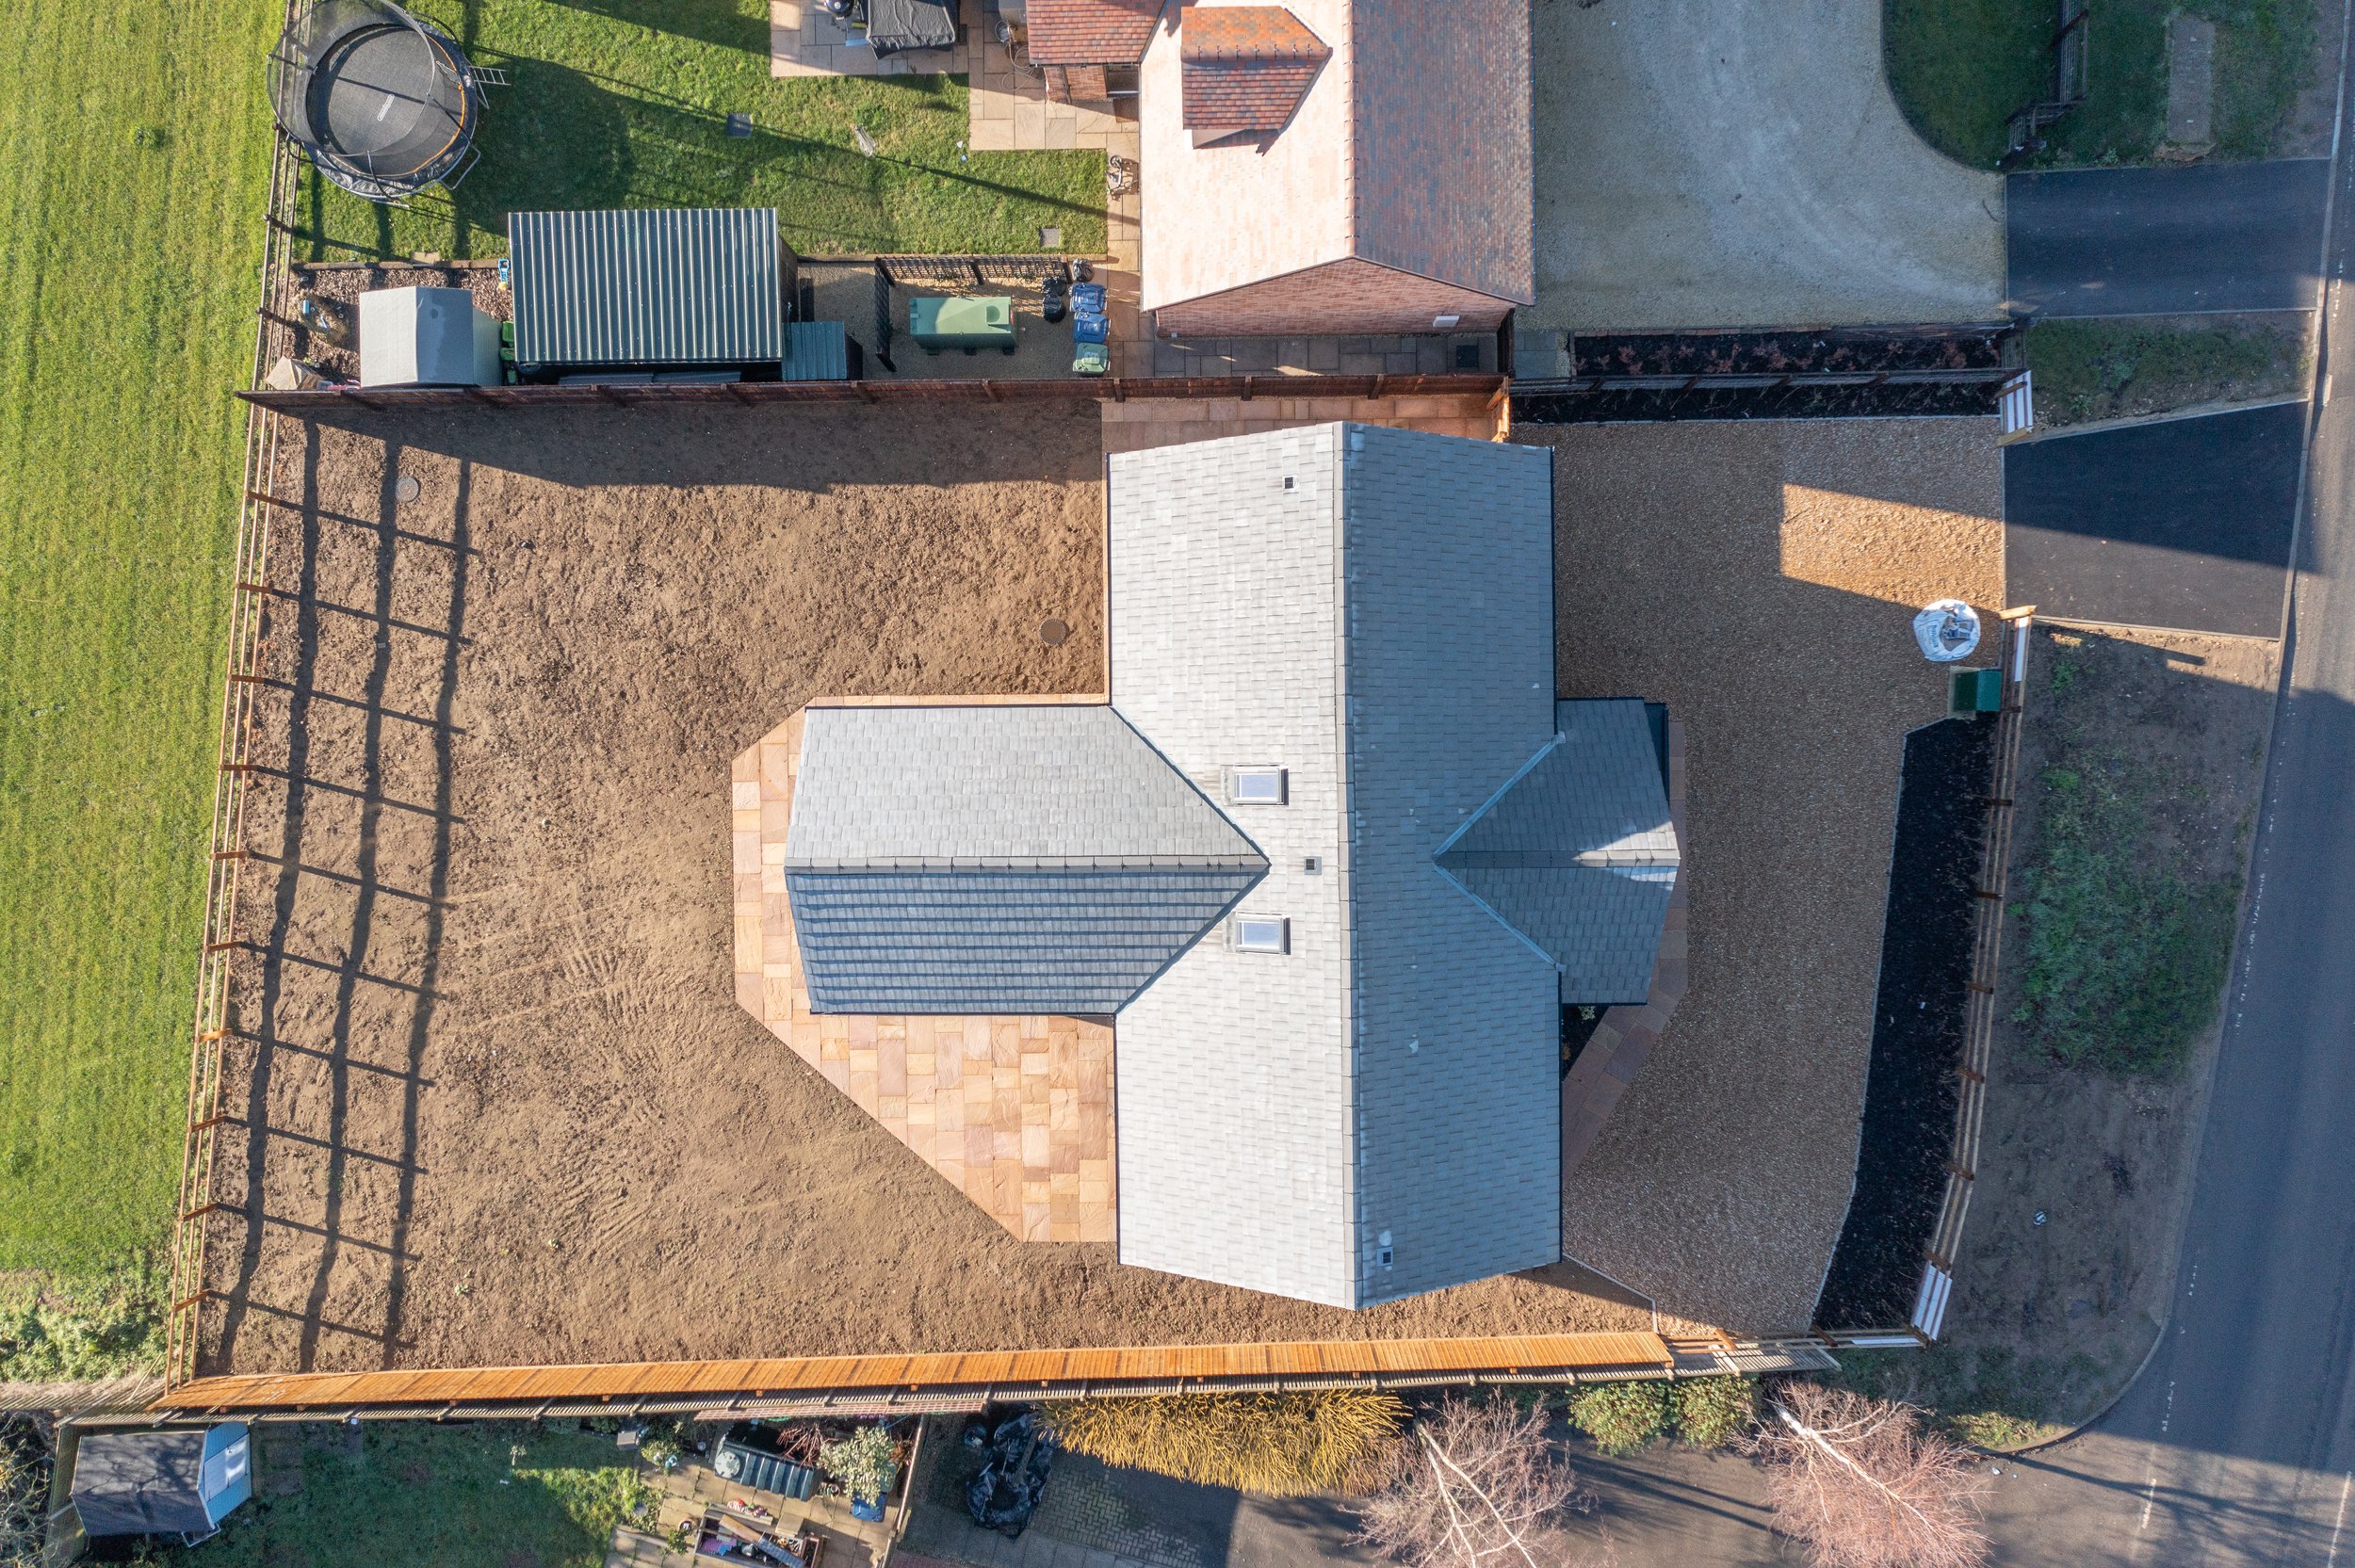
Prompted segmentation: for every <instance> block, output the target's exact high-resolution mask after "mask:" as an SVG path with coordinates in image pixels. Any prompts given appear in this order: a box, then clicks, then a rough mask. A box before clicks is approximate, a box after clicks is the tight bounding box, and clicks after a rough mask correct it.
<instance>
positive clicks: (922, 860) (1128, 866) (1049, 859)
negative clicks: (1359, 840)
mask: <svg viewBox="0 0 2355 1568" xmlns="http://www.w3.org/2000/svg"><path fill="white" fill-rule="evenodd" d="M782 864H783V868H784V869H785V870H786V871H788V872H791V873H794V874H797V875H804V876H819V877H822V876H828V875H833V874H851V873H864V872H873V871H1098V870H1101V871H1254V870H1259V871H1263V870H1265V869H1267V866H1268V858H1267V856H1265V855H1263V854H1259V853H1257V852H1254V853H1252V854H1247V855H862V856H856V857H853V858H850V859H825V858H820V857H816V856H802V857H798V858H788V859H787V860H786V861H784V862H783V863H782Z"/></svg>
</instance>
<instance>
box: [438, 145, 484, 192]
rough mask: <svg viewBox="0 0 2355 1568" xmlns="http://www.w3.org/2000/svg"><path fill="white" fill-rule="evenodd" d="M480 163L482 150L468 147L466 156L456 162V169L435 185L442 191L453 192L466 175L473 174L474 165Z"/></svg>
mask: <svg viewBox="0 0 2355 1568" xmlns="http://www.w3.org/2000/svg"><path fill="white" fill-rule="evenodd" d="M481 161H482V149H481V148H479V147H473V146H469V147H468V148H467V149H466V155H465V156H464V157H463V158H460V159H459V160H458V167H457V168H455V169H453V170H450V171H449V172H448V173H447V174H445V175H443V176H442V178H441V179H440V180H439V181H438V182H437V183H438V184H439V185H440V186H441V187H442V188H443V189H444V190H446V191H454V190H456V189H457V188H458V186H459V185H460V183H461V182H462V181H463V180H464V179H465V177H466V176H467V175H469V174H471V173H473V172H474V170H475V165H477V164H479V163H480V162H481Z"/></svg>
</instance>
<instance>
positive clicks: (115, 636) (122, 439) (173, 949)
mask: <svg viewBox="0 0 2355 1568" xmlns="http://www.w3.org/2000/svg"><path fill="white" fill-rule="evenodd" d="M0 16H5V18H6V21H7V23H8V32H9V36H10V38H11V41H12V45H13V46H12V47H11V48H10V49H9V50H8V55H7V57H6V59H5V60H0V128H4V133H5V134H4V136H0V146H5V148H6V152H5V154H0V202H5V204H6V208H7V210H8V213H9V215H10V221H9V223H8V225H7V227H6V229H5V231H0V384H4V385H6V387H7V388H8V402H7V413H6V418H5V419H0V516H5V517H7V518H8V520H9V527H8V532H7V536H6V542H5V543H4V544H0V605H5V612H0V1315H7V1314H9V1313H13V1312H15V1311H17V1309H18V1308H19V1306H21V1304H22V1302H23V1301H24V1299H25V1298H26V1297H27V1295H28V1294H40V1293H44V1292H45V1293H47V1294H48V1296H49V1298H50V1301H51V1306H52V1308H53V1309H55V1310H57V1311H68V1312H70V1311H71V1309H72V1304H73V1302H74V1301H88V1300H89V1298H90V1297H91V1296H92V1295H93V1294H96V1295H98V1296H104V1295H105V1294H106V1292H107V1291H108V1289H110V1288H111V1286H110V1285H108V1283H107V1282H108V1281H109V1279H110V1278H111V1279H114V1280H118V1281H119V1280H122V1279H124V1278H130V1279H134V1280H136V1279H137V1278H138V1259H139V1258H140V1257H141V1255H142V1254H144V1253H147V1252H148V1251H149V1250H150V1249H153V1248H154V1247H155V1246H156V1245H157V1244H158V1243H159V1242H160V1241H161V1240H162V1238H163V1236H164V1233H165V1229H166V1227H167V1225H168V1224H169V1223H170V1220H171V1204H172V1202H173V1198H174V1194H175V1192H176V1189H177V1182H178V1178H179V1163H180V1161H179V1154H180V1123H181V1116H182V1107H183V1103H184V1100H185V1097H186V1095H187V1030H188V1018H189V1008H190V1001H191V997H192V995H193V991H194V984H195V979H194V970H195V958H196V954H195V943H196V930H197V915H198V908H199V905H200V902H201V899H202V894H203V881H204V864H203V857H204V834H205V824H206V819H207V813H206V803H207V801H208V800H209V798H210V793H211V790H212V784H213V746H214V738H215V726H216V723H217V719H216V707H215V704H216V703H218V702H219V681H220V672H219V655H220V651H221V628H222V614H223V610H224V594H225V590H226V589H227V587H228V569H227V551H228V543H229V538H230V533H231V528H232V525H233V518H234V495H235V490H234V478H235V465H236V456H237V431H238V428H239V422H240V415H239V413H238V411H237V409H236V406H235V404H234V403H233V402H232V401H231V399H230V398H229V396H227V389H228V388H229V387H231V386H232V385H234V384H235V383H236V382H237V381H239V380H242V379H243V377H244V375H245V356H246V355H247V354H248V353H249V352H250V351H251V345H252V336H251V334H252V309H253V301H254V290H255V283H254V267H256V266H257V265H258V257H259V246H260V241H261V227H260V224H259V222H258V221H257V218H258V214H259V213H260V211H261V203H262V191H263V186H264V180H265V176H266V159H267V156H268V146H269V128H268V121H267V119H266V118H265V117H264V116H263V115H262V114H261V113H260V112H259V111H258V109H257V105H258V104H259V102H260V92H261V74H262V70H261V67H262V60H263V56H264V53H265V51H266V50H267V48H268V40H269V36H270V33H271V31H272V29H273V28H274V26H275V24H276V22H277V8H276V7H275V6H274V5H268V4H261V3H246V4H239V5H232V6H198V7H179V6H173V7H154V6H147V7H134V8H129V9H121V8H107V7H92V6H84V5H74V4H66V3H62V0H0ZM11 1332H13V1331H8V1330H0V1335H5V1334H8V1333H11ZM5 1354H6V1352H5V1351H0V1355H5ZM135 1359H136V1357H135Z"/></svg>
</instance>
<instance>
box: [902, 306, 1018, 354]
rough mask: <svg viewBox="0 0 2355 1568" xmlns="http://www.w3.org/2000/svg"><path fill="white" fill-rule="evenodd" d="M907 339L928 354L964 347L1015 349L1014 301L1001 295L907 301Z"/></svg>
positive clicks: (1008, 351) (971, 350)
mask: <svg viewBox="0 0 2355 1568" xmlns="http://www.w3.org/2000/svg"><path fill="white" fill-rule="evenodd" d="M908 336H910V337H912V338H914V339H915V340H916V343H917V347H918V348H922V349H923V350H924V352H926V353H927V354H937V353H939V352H940V351H941V350H942V349H943V348H962V349H964V350H965V351H966V353H968V354H976V353H979V352H981V350H983V349H984V348H995V349H997V350H998V351H999V353H1003V354H1011V353H1013V352H1014V350H1015V331H1014V300H1013V299H1012V298H1010V297H1009V296H1006V295H1002V294H993V295H985V296H982V297H979V298H973V299H967V298H964V297H949V296H942V295H936V294H919V295H918V296H916V298H914V299H910V300H909V301H908Z"/></svg>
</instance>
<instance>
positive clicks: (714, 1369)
mask: <svg viewBox="0 0 2355 1568" xmlns="http://www.w3.org/2000/svg"><path fill="white" fill-rule="evenodd" d="M1677 1367H1678V1357H1677V1354H1676V1352H1675V1351H1674V1350H1671V1349H1670V1347H1669V1345H1668V1342H1667V1341H1666V1340H1665V1339H1663V1338H1662V1337H1661V1336H1660V1335H1658V1334H1649V1333H1625V1334H1539V1335H1512V1336H1502V1337H1493V1338H1468V1339H1404V1340H1380V1339H1372V1340H1367V1339H1359V1340H1324V1341H1316V1340H1310V1341H1301V1342H1295V1343H1291V1344H1276V1345H1145V1346H1129V1347H1123V1348H1113V1349H1102V1350H989V1351H979V1352H963V1353H946V1354H934V1355H877V1356H802V1357H790V1358H779V1359H767V1360H745V1361H674V1362H656V1363H643V1364H638V1365H621V1366H484V1367H469V1368H457V1369H450V1370H436V1371H404V1372H350V1373H334V1372H306V1373H289V1374H284V1375H268V1374H262V1375H252V1376H235V1377H215V1378H203V1379H199V1380H197V1381H195V1382H185V1383H182V1384H180V1385H178V1386H177V1387H174V1388H173V1389H171V1390H170V1391H169V1392H167V1393H166V1394H165V1395H164V1396H163V1397H162V1398H160V1399H158V1400H157V1401H156V1403H155V1405H154V1409H155V1410H156V1411H158V1412H161V1411H167V1410H170V1411H186V1412H189V1413H198V1414H227V1413H234V1412H237V1411H246V1410H310V1411H318V1412H332V1413H334V1414H345V1413H347V1412H357V1413H362V1414H398V1413H402V1412H406V1413H409V1414H425V1413H430V1414H436V1415H445V1414H447V1415H455V1414H462V1413H464V1412H468V1411H471V1410H475V1409H481V1408H496V1409H500V1410H505V1411H509V1412H512V1411H513V1410H516V1409H518V1408H523V1409H529V1410H530V1411H532V1413H533V1414H552V1413H561V1412H562V1411H563V1410H564V1409H565V1408H566V1407H571V1406H579V1405H586V1406H589V1407H592V1408H595V1407H608V1408H621V1409H625V1410H633V1411H635V1410H653V1409H656V1408H657V1407H658V1406H668V1407H672V1408H674V1409H707V1408H712V1407H713V1406H715V1405H717V1404H720V1403H723V1402H727V1401H740V1400H774V1399H778V1398H796V1399H802V1400H810V1399H823V1398H836V1399H838V1398H865V1399H869V1400H872V1399H874V1398H879V1397H881V1396H884V1395H887V1394H908V1395H934V1396H938V1395H972V1394H983V1395H985V1396H987V1397H992V1398H1031V1399H1035V1398H1050V1397H1052V1398H1084V1397H1088V1396H1091V1395H1104V1394H1111V1393H1130V1392H1134V1393H1161V1394H1169V1393H1177V1392H1179V1391H1181V1390H1191V1389H1196V1388H1201V1389H1211V1388H1222V1387H1224V1388H1241V1387H1268V1386H1288V1387H1309V1386H1331V1385H1333V1384H1336V1383H1348V1382H1366V1381H1372V1382H1378V1383H1384V1384H1389V1385H1398V1384H1403V1383H1409V1382H1470V1381H1477V1380H1479V1379H1481V1378H1483V1377H1494V1378H1498V1379H1503V1380H1511V1379H1530V1380H1550V1381H1563V1380H1575V1379H1579V1378H1587V1379H1597V1380H1606V1381H1607V1380H1613V1379H1620V1378H1630V1377H1669V1376H1673V1375H1674V1374H1675V1372H1676V1370H1677Z"/></svg>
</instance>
